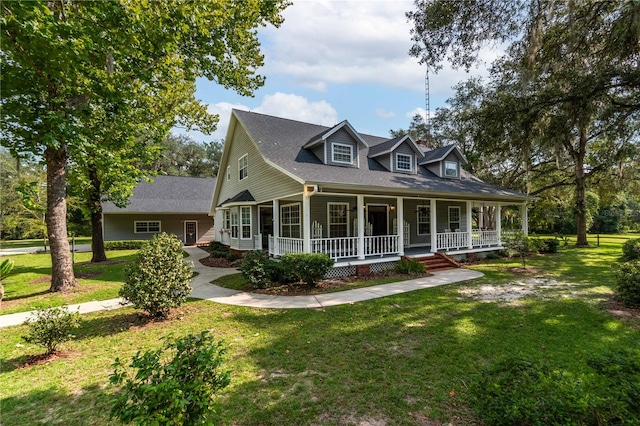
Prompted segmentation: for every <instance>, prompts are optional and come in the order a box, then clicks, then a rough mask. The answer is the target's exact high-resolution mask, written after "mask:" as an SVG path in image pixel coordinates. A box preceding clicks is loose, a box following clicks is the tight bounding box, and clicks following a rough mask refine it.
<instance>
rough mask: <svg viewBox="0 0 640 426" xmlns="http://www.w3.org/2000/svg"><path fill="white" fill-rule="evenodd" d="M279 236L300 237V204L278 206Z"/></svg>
mask: <svg viewBox="0 0 640 426" xmlns="http://www.w3.org/2000/svg"><path fill="white" fill-rule="evenodd" d="M280 236H281V237H285V238H300V204H287V205H286V206H281V207H280Z"/></svg>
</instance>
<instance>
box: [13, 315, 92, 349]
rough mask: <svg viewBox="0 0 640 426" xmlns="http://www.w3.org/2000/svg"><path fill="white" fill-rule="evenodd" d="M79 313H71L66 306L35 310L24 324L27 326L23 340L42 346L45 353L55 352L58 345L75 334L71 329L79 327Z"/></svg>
mask: <svg viewBox="0 0 640 426" xmlns="http://www.w3.org/2000/svg"><path fill="white" fill-rule="evenodd" d="M79 321H80V314H79V313H71V312H69V309H68V308H67V307H66V306H63V307H60V308H50V309H44V310H39V311H36V312H35V313H34V314H33V315H32V316H31V317H30V318H29V319H27V321H25V325H27V326H28V327H29V331H28V333H27V334H26V335H24V336H22V338H23V339H24V341H25V342H27V343H33V344H36V345H40V346H43V347H44V348H45V349H46V350H47V352H46V353H47V354H49V355H50V354H52V353H55V351H56V349H57V348H58V345H60V344H61V343H63V342H66V341H68V340H71V339H73V338H74V337H75V336H74V335H73V334H72V332H73V330H74V329H76V328H78V327H79V325H80V324H79Z"/></svg>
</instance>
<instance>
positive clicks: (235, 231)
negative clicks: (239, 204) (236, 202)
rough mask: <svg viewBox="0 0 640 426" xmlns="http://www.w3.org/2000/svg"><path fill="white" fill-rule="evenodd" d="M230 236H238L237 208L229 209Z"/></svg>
mask: <svg viewBox="0 0 640 426" xmlns="http://www.w3.org/2000/svg"><path fill="white" fill-rule="evenodd" d="M231 238H238V209H233V210H231Z"/></svg>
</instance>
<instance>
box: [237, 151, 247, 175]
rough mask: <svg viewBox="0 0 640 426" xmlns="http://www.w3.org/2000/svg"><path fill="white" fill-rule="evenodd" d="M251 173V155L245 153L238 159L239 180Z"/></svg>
mask: <svg viewBox="0 0 640 426" xmlns="http://www.w3.org/2000/svg"><path fill="white" fill-rule="evenodd" d="M248 173H249V155H248V154H245V155H243V156H242V157H240V159H239V160H238V180H242V179H244V178H246V177H247V175H248Z"/></svg>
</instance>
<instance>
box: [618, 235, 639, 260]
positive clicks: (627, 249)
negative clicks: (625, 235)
mask: <svg viewBox="0 0 640 426" xmlns="http://www.w3.org/2000/svg"><path fill="white" fill-rule="evenodd" d="M622 260H624V261H630V260H640V238H633V239H630V240H627V241H625V242H624V244H623V245H622Z"/></svg>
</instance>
